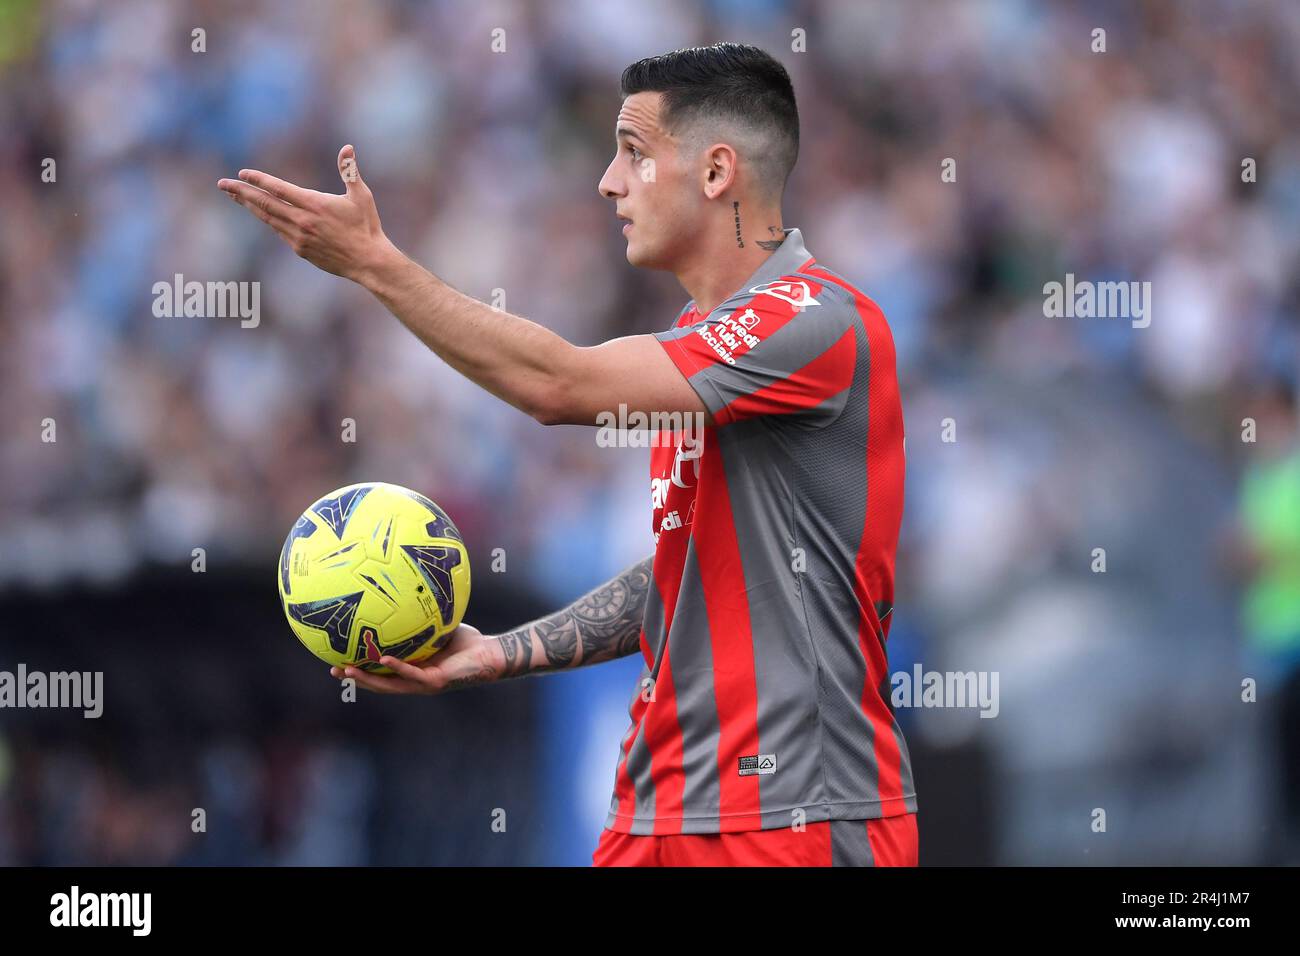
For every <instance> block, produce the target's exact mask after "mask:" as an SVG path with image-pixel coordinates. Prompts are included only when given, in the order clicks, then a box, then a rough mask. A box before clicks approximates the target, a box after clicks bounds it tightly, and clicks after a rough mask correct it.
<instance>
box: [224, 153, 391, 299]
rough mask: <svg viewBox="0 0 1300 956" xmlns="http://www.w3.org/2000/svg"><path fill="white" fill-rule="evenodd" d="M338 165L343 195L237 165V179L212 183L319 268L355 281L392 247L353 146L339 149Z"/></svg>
mask: <svg viewBox="0 0 1300 956" xmlns="http://www.w3.org/2000/svg"><path fill="white" fill-rule="evenodd" d="M338 169H339V176H340V177H342V179H343V185H344V188H345V190H346V191H345V192H344V193H343V195H334V194H332V193H323V192H317V191H316V190H314V189H303V188H302V187H301V186H295V185H294V184H293V183H289V182H285V181H284V180H283V179H277V178H276V177H274V176H271V175H270V174H268V173H264V172H262V171H260V170H257V169H241V170H240V171H239V178H238V179H219V180H217V186H218V187H220V188H221V189H223V190H224V191H225V192H226V194H227V195H228V196H230V198H231V199H233V200H234V201H235V202H237V203H239V204H240V205H241V206H243V207H244V208H245V209H247V210H248V211H249V212H251V213H252V214H253V215H254V216H256V217H257V218H258V219H260V220H262V222H264V223H266V224H267V225H268V226H270V227H271V228H272V229H274V230H275V232H276V234H277V235H278V236H279V237H280V238H281V239H283V240H284V241H285V242H286V243H288V244H289V247H290V248H291V249H293V251H294V252H295V253H297V254H298V255H300V256H302V258H304V259H306V260H307V261H308V262H310V263H311V264H312V265H314V266H316V267H317V268H318V269H323V270H325V271H326V272H329V273H332V274H333V275H336V276H343V277H344V278H346V279H358V278H360V277H361V276H362V275H363V274H364V273H365V272H366V270H367V269H369V268H371V267H372V266H374V265H376V264H377V263H378V262H379V261H381V260H382V259H383V257H385V256H387V255H389V254H391V253H393V252H395V251H396V250H395V248H394V246H393V244H392V243H391V242H389V241H388V237H387V236H385V235H384V230H383V227H382V226H381V225H380V223H379V210H378V209H377V208H376V206H375V197H374V195H373V194H372V193H371V192H370V187H369V186H367V185H366V184H365V181H364V180H363V179H362V178H361V172H360V170H359V168H358V167H357V161H356V150H354V149H353V148H352V146H350V145H349V146H344V147H343V148H342V149H341V150H339V156H338Z"/></svg>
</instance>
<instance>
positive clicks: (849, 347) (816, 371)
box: [713, 328, 858, 425]
mask: <svg viewBox="0 0 1300 956" xmlns="http://www.w3.org/2000/svg"><path fill="white" fill-rule="evenodd" d="M857 357H858V343H857V330H856V329H853V328H849V329H846V330H845V331H844V334H843V335H842V336H840V339H839V341H838V342H836V343H835V344H834V345H832V346H831V347H830V348H828V349H827V350H826V351H825V352H823V353H822V354H821V355H819V356H817V358H815V359H813V360H812V361H811V362H809V363H808V364H807V365H805V366H804V367H803V368H800V369H796V370H795V371H794V372H791V373H790V374H789V375H788V376H786V377H785V378H783V379H781V380H780V381H778V382H773V383H772V384H771V385H768V386H765V387H763V388H760V389H758V391H755V392H751V393H750V394H748V395H742V396H740V397H739V398H737V399H736V400H735V401H733V402H731V403H729V404H728V405H726V406H725V407H723V408H721V409H719V411H718V414H717V415H715V416H713V417H714V420H715V421H716V422H717V423H718V424H719V425H726V424H728V423H730V422H735V421H740V420H742V419H745V418H753V417H754V416H756V415H784V414H789V413H791V412H797V411H802V410H803V409H806V408H812V407H814V406H815V405H820V404H821V403H822V402H824V401H826V399H828V398H830V397H831V396H832V395H838V394H839V393H840V392H842V391H844V390H845V389H846V388H849V387H851V386H852V385H853V369H854V366H855V365H856V364H857Z"/></svg>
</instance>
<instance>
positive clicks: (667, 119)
mask: <svg viewBox="0 0 1300 956" xmlns="http://www.w3.org/2000/svg"><path fill="white" fill-rule="evenodd" d="M622 90H623V96H624V97H628V96H631V95H632V94H633V93H660V94H662V96H663V112H662V116H661V117H660V122H661V123H662V124H663V126H664V128H665V129H666V130H668V132H669V133H672V134H673V135H674V136H677V137H679V138H681V139H686V140H696V139H699V138H700V137H702V136H706V135H707V136H713V137H714V140H713V141H714V142H717V141H718V138H719V136H718V134H719V133H735V134H738V135H739V137H740V141H739V143H736V144H730V145H733V146H735V147H736V149H737V152H739V153H741V155H742V156H743V158H744V159H746V160H747V161H748V162H749V164H750V166H751V168H753V170H754V171H755V173H756V178H757V179H758V181H759V184H760V186H761V188H763V190H764V191H765V192H766V193H767V194H768V195H770V196H773V197H775V198H779V197H780V196H781V193H782V192H783V191H784V190H785V183H786V180H787V179H788V178H789V177H790V171H791V170H792V169H793V168H794V163H795V160H796V159H797V158H798V156H799V110H798V108H797V107H796V106H795V100H794V86H793V84H791V82H790V74H789V73H787V72H786V70H785V67H784V66H782V65H781V64H780V63H779V62H777V60H776V59H775V58H773V57H772V56H771V55H770V54H768V53H765V52H764V51H763V50H760V49H759V48H758V47H755V46H747V45H745V44H741V43H715V44H714V45H713V46H702V47H690V48H687V49H684V50H675V51H673V52H672V53H664V54H661V55H660V56H652V57H647V58H646V59H644V60H637V62H635V63H633V64H632V65H631V66H629V67H628V68H627V69H626V70H624V71H623V79H622ZM699 145H700V146H703V145H704V144H703V143H700V144H699Z"/></svg>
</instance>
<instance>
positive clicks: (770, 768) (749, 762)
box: [740, 754, 776, 777]
mask: <svg viewBox="0 0 1300 956" xmlns="http://www.w3.org/2000/svg"><path fill="white" fill-rule="evenodd" d="M762 773H776V754H755V755H754V756H752V757H741V758H740V775H741V776H742V777H752V776H754V775H755V774H762Z"/></svg>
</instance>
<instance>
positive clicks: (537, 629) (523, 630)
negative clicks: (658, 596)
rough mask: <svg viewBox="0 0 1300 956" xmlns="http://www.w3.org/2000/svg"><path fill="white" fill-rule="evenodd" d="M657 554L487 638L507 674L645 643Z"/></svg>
mask: <svg viewBox="0 0 1300 956" xmlns="http://www.w3.org/2000/svg"><path fill="white" fill-rule="evenodd" d="M653 562H654V556H653V555H651V556H650V557H648V558H645V559H644V560H642V561H638V562H637V563H636V564H634V565H632V567H630V568H628V569H627V570H626V571H624V572H623V573H622V574H620V575H619V576H618V577H616V578H614V579H613V580H611V581H607V582H605V583H604V584H602V585H601V586H600V587H598V588H596V589H595V590H594V591H592V592H591V593H589V594H585V595H583V596H582V597H580V598H579V599H578V600H576V601H574V602H573V603H572V604H570V605H569V606H568V607H566V608H565V609H564V610H562V611H556V612H555V613H554V614H551V615H548V616H547V617H543V618H539V619H537V620H536V621H533V622H531V623H529V624H525V625H523V626H522V627H517V628H515V629H514V630H513V631H507V632H506V633H505V634H500V635H497V636H495V637H489V638H487V640H489V641H494V642H496V643H497V644H498V645H499V648H500V654H501V663H502V672H501V679H505V678H509V677H522V676H524V675H527V674H537V673H542V672H545V671H555V670H567V669H569V668H571V667H582V666H584V665H586V664H599V663H600V662H601V661H609V660H613V659H614V658H616V657H626V656H627V655H629V654H632V653H634V652H635V651H636V650H637V648H638V647H639V646H640V643H641V625H642V621H643V619H644V617H645V605H646V596H647V595H648V594H649V591H650V586H651V583H652V577H651V565H652V564H653Z"/></svg>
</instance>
